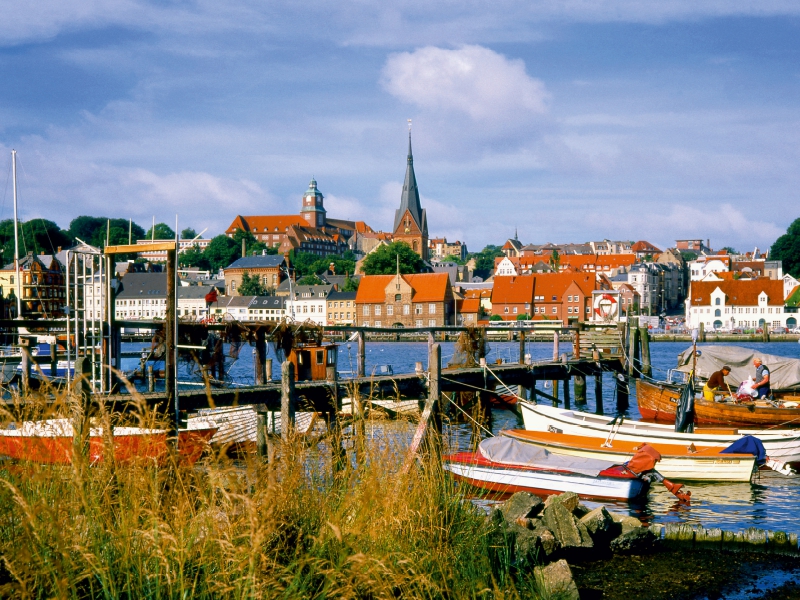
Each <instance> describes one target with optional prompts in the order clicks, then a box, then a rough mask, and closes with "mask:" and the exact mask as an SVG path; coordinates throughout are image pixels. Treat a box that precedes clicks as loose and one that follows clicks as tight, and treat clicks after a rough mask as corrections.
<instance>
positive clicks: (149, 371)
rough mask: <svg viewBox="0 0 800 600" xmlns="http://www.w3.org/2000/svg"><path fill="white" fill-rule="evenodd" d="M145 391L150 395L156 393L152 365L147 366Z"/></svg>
mask: <svg viewBox="0 0 800 600" xmlns="http://www.w3.org/2000/svg"><path fill="white" fill-rule="evenodd" d="M147 391H148V392H150V393H151V394H152V393H153V392H155V391H156V374H155V372H154V371H153V365H147Z"/></svg>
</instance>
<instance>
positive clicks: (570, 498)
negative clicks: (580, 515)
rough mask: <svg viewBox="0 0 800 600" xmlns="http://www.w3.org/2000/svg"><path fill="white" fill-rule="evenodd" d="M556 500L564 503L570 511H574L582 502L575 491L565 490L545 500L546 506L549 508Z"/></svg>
mask: <svg viewBox="0 0 800 600" xmlns="http://www.w3.org/2000/svg"><path fill="white" fill-rule="evenodd" d="M555 502H559V503H561V504H563V505H564V506H565V507H566V509H567V510H568V511H569V512H574V511H575V510H576V509H577V508H578V505H579V504H580V498H579V497H578V494H576V493H575V492H564V493H563V494H559V495H558V496H548V498H547V500H545V502H544V507H545V508H547V507H548V506H551V505H552V504H553V503H555Z"/></svg>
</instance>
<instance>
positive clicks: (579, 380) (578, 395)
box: [575, 373, 586, 405]
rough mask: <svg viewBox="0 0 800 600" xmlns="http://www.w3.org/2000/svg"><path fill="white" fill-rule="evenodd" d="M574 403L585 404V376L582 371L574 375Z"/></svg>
mask: <svg viewBox="0 0 800 600" xmlns="http://www.w3.org/2000/svg"><path fill="white" fill-rule="evenodd" d="M575 404H576V405H585V404H586V376H585V375H584V374H583V373H578V374H577V375H575Z"/></svg>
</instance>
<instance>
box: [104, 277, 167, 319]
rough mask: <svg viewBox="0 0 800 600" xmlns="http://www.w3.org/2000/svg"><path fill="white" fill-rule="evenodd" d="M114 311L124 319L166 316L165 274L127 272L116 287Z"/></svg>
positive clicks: (160, 317)
mask: <svg viewBox="0 0 800 600" xmlns="http://www.w3.org/2000/svg"><path fill="white" fill-rule="evenodd" d="M114 309H115V310H114V312H115V314H116V317H117V319H120V320H125V321H133V320H141V321H153V320H156V319H158V320H162V319H164V318H166V316H167V274H166V273H127V274H126V275H125V277H123V278H122V279H121V280H120V283H119V286H118V288H117V294H116V300H115V307H114Z"/></svg>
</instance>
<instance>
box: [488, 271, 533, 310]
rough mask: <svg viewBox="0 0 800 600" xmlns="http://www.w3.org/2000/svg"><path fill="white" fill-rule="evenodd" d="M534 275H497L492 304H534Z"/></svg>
mask: <svg viewBox="0 0 800 600" xmlns="http://www.w3.org/2000/svg"><path fill="white" fill-rule="evenodd" d="M534 282H535V279H534V276H533V275H497V276H496V277H495V278H494V287H493V289H492V304H525V303H528V304H530V303H531V302H533V288H534Z"/></svg>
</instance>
